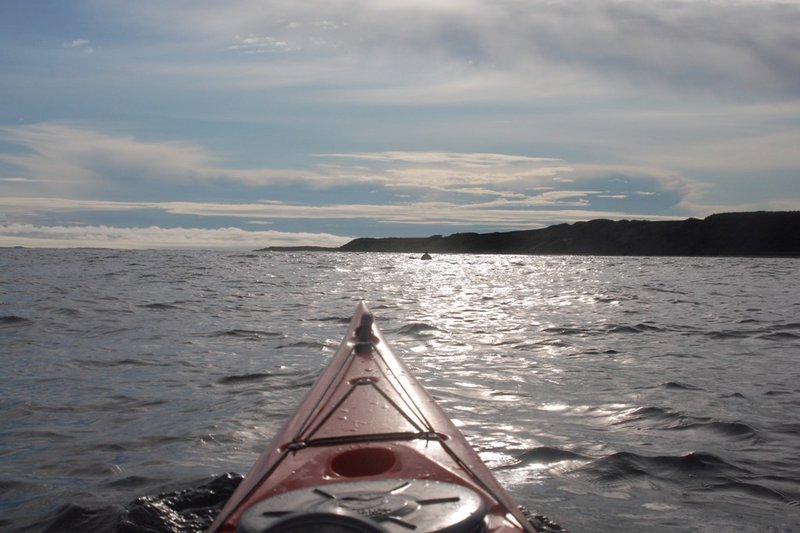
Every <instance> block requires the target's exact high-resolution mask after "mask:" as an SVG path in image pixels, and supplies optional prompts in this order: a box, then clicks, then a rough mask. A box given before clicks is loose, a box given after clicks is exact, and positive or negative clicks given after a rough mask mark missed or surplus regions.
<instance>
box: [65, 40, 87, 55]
mask: <svg viewBox="0 0 800 533" xmlns="http://www.w3.org/2000/svg"><path fill="white" fill-rule="evenodd" d="M61 46H63V47H64V48H76V49H79V50H81V51H83V52H84V53H86V54H91V53H93V52H94V48H92V47H91V46H90V42H89V41H88V40H87V39H73V40H71V41H67V42H65V43H64V44H62V45H61Z"/></svg>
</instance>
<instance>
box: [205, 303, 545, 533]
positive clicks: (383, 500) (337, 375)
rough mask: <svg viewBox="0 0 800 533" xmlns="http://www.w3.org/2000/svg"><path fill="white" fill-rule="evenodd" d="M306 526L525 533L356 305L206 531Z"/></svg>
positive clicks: (503, 496)
mask: <svg viewBox="0 0 800 533" xmlns="http://www.w3.org/2000/svg"><path fill="white" fill-rule="evenodd" d="M315 530H316V531H320V530H325V531H337V532H339V531H364V532H373V533H374V532H381V531H383V532H386V531H448V532H461V531H469V532H479V531H490V532H510V531H534V528H533V527H532V525H531V524H530V522H529V521H528V520H527V519H526V517H525V515H524V514H523V512H522V511H521V509H520V508H519V507H518V506H516V505H515V504H514V502H513V501H512V500H511V498H510V497H509V496H508V494H507V493H506V492H505V490H504V489H503V488H502V487H501V486H500V483H499V482H498V481H497V479H495V477H494V476H493V475H492V473H491V472H490V471H489V469H488V468H487V466H486V465H485V464H484V463H483V462H482V461H481V459H480V457H479V456H478V454H477V453H476V452H475V450H474V449H472V448H471V447H470V445H469V444H468V443H467V441H466V439H465V438H464V436H463V435H462V434H461V432H460V431H459V430H458V429H457V428H456V426H455V425H454V424H453V422H452V421H451V420H450V419H449V418H448V417H447V415H445V414H444V412H443V411H442V410H441V408H440V407H439V406H438V405H437V404H436V403H435V402H434V400H433V398H431V396H430V395H429V394H428V393H427V392H426V391H425V390H424V389H423V388H422V386H421V385H420V384H419V383H418V382H417V380H416V379H415V378H414V377H413V376H412V375H411V374H410V372H409V371H408V369H407V368H406V367H405V365H404V364H403V363H402V361H401V360H400V359H399V358H398V357H397V355H395V353H394V352H393V351H392V349H391V348H390V347H389V345H388V344H387V343H386V340H385V339H384V338H383V334H382V333H381V331H380V330H379V329H378V327H377V326H376V325H375V324H374V323H373V318H372V315H371V314H370V313H369V311H368V309H367V306H366V305H365V304H364V303H363V302H361V303H359V304H358V306H357V307H356V311H355V314H354V315H353V318H352V320H351V321H350V325H349V326H348V329H347V334H346V335H345V337H344V340H343V341H342V343H341V345H340V346H339V348H338V350H337V351H336V353H335V354H334V356H333V358H332V359H331V361H330V363H329V365H328V367H327V368H326V369H325V370H324V371H323V372H322V374H321V375H320V376H319V378H318V379H317V381H316V383H315V384H314V386H313V387H312V388H311V390H310V391H309V392H308V394H307V396H306V397H305V399H304V400H303V401H302V403H301V404H300V406H299V407H298V409H297V411H296V412H295V414H294V415H293V416H292V417H291V418H290V419H289V420H288V421H287V422H286V423H285V425H284V427H283V428H282V429H281V431H280V432H279V433H278V435H277V436H276V437H275V438H274V439H273V441H272V442H271V443H270V445H269V447H268V448H267V449H266V450H265V451H264V453H263V454H262V455H261V457H260V458H259V459H258V461H257V462H256V463H255V465H253V467H252V468H251V469H250V472H249V473H248V474H247V476H246V477H245V479H244V480H243V481H242V482H241V484H240V485H239V487H238V488H237V489H236V491H235V492H234V493H233V495H232V496H231V498H230V499H229V500H228V503H227V504H226V505H225V507H224V508H223V509H222V511H221V513H220V514H219V516H218V517H217V519H216V520H215V521H214V523H213V524H212V526H211V529H210V531H212V532H217V531H220V532H232V531H240V532H243V533H252V532H259V533H261V532H266V531H315Z"/></svg>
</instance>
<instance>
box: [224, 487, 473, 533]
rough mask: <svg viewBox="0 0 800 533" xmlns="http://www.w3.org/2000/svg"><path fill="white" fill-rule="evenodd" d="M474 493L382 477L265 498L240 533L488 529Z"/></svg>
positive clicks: (464, 532) (468, 531) (244, 518)
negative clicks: (377, 479)
mask: <svg viewBox="0 0 800 533" xmlns="http://www.w3.org/2000/svg"><path fill="white" fill-rule="evenodd" d="M485 517H486V506H485V505H484V503H483V501H482V500H481V498H480V496H478V495H477V494H476V493H475V492H474V491H472V490H470V489H468V488H466V487H463V486H461V485H455V484H452V483H444V482H441V481H426V480H420V479H386V480H379V481H376V480H370V481H353V482H345V483H331V484H329V485H319V486H316V487H309V488H305V489H298V490H293V491H290V492H285V493H283V494H278V495H276V496H273V497H272V498H267V499H266V500H263V501H261V502H259V503H257V504H255V505H253V506H252V507H250V508H249V509H248V510H247V511H245V512H244V513H243V514H242V516H241V518H240V519H239V525H238V527H237V528H236V531H237V532H239V533H267V532H269V533H294V532H300V531H320V532H325V533H354V532H363V533H379V532H380V533H385V532H400V531H402V532H408V531H415V532H442V533H479V532H483V531H486V522H485V520H484V519H485Z"/></svg>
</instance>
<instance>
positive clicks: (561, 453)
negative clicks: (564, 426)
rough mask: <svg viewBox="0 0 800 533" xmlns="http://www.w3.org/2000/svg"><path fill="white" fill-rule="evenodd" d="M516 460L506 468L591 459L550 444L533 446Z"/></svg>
mask: <svg viewBox="0 0 800 533" xmlns="http://www.w3.org/2000/svg"><path fill="white" fill-rule="evenodd" d="M515 459H516V460H515V462H514V463H513V464H511V465H508V466H505V467H504V468H509V467H517V466H519V465H520V464H523V465H527V464H553V463H560V462H562V461H589V460H590V458H589V457H586V456H584V455H581V454H579V453H575V452H570V451H567V450H561V449H559V448H551V447H549V446H540V447H538V448H533V449H531V450H528V451H526V452H524V453H522V454H520V455H517V456H516V457H515Z"/></svg>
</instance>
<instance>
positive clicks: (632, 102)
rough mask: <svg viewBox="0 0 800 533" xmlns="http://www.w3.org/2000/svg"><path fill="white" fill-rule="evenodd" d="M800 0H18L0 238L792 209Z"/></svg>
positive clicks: (113, 241) (5, 91)
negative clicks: (133, 0)
mask: <svg viewBox="0 0 800 533" xmlns="http://www.w3.org/2000/svg"><path fill="white" fill-rule="evenodd" d="M798 28H800V0H783V1H777V0H692V1H685V0H303V1H297V0H225V1H219V0H136V1H135V2H131V1H123V0H70V1H69V2H65V1H63V0H3V1H2V2H0V246H40V247H111V248H192V247H195V248H235V249H252V248H260V247H265V246H287V245H288V246H291V245H318V246H338V245H341V244H344V243H345V242H347V241H349V240H350V239H352V238H355V237H382V236H428V235H434V234H442V235H449V234H452V233H458V232H467V231H477V232H489V231H510V230H519V229H535V228H540V227H545V226H549V225H553V224H560V223H565V222H566V223H572V222H576V221H580V220H590V219H595V218H607V219H614V220H620V219H648V220H670V219H685V218H688V217H697V218H702V217H705V216H708V215H710V214H712V213H719V212H730V211H753V210H799V209H800V31H798Z"/></svg>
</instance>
